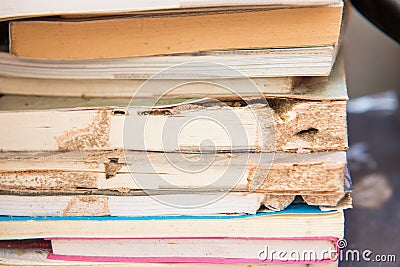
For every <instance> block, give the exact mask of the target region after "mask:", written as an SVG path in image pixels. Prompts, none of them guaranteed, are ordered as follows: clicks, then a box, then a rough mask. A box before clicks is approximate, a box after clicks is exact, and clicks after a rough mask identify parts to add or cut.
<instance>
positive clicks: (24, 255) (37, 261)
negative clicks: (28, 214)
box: [0, 248, 338, 267]
mask: <svg viewBox="0 0 400 267" xmlns="http://www.w3.org/2000/svg"><path fill="white" fill-rule="evenodd" d="M49 253H50V249H37V248H36V249H29V248H27V249H10V248H9V249H2V250H0V259H1V262H2V264H4V265H10V266H27V265H29V266H93V265H96V266H126V265H127V263H126V262H90V261H64V260H58V259H57V260H53V259H49ZM243 264H245V263H236V264H224V266H230V267H240V266H243ZM249 264H250V263H249ZM129 265H130V266H137V267H145V266H150V267H172V266H176V265H177V264H176V263H133V262H130V263H129ZM193 265H194V264H193V263H179V266H181V267H192V266H193ZM201 265H202V266H204V267H218V266H221V264H217V263H214V264H206V263H202V264H201ZM268 265H269V266H274V267H287V264H284V263H283V264H278V263H268ZM251 266H254V267H262V266H265V263H261V264H258V263H251ZM290 266H291V267H319V266H320V267H337V266H338V262H337V261H336V262H331V263H322V264H318V263H315V264H291V265H290Z"/></svg>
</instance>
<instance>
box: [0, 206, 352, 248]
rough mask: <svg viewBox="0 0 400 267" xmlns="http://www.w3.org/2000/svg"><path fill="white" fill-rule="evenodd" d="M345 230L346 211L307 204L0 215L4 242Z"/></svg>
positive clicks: (313, 234)
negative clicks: (268, 208) (186, 212)
mask: <svg viewBox="0 0 400 267" xmlns="http://www.w3.org/2000/svg"><path fill="white" fill-rule="evenodd" d="M260 229H262V231H260ZM343 230H344V217H343V211H321V210H319V209H318V208H316V207H313V206H307V205H304V204H295V205H291V206H289V207H288V208H287V209H285V210H283V211H278V212H261V213H257V214H255V215H225V214H221V215H204V216H144V217H143V216H140V217H113V216H94V217H74V216H72V217H71V216H66V217H65V216H64V217H51V216H49V217H9V216H1V217H0V239H31V238H57V237H61V238H151V237H153V238H154V237H157V238H168V237H182V238H183V237H232V238H234V237H249V238H250V237H258V238H295V237H301V238H305V237H336V238H339V239H340V238H342V236H343ZM261 249H262V248H261Z"/></svg>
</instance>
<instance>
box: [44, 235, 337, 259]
mask: <svg viewBox="0 0 400 267" xmlns="http://www.w3.org/2000/svg"><path fill="white" fill-rule="evenodd" d="M337 241H338V239H336V238H333V237H324V236H323V237H315V238H274V239H270V238H248V237H242V238H240V237H239V238H238V237H237V238H230V237H206V238H173V237H171V238H149V239H140V238H52V239H51V246H52V253H51V254H50V255H49V258H50V259H59V260H71V261H89V262H90V261H106V262H121V261H122V262H130V263H131V262H132V263H136V262H139V263H141V262H149V263H157V262H164V263H194V264H196V263H197V264H199V263H221V264H227V263H231V264H235V263H267V262H268V263H282V262H286V263H288V264H290V263H305V264H307V263H332V262H336V260H337V258H338V249H337ZM272 251H275V252H274V253H272ZM277 251H284V252H286V253H287V254H289V253H290V252H292V251H295V252H294V253H293V255H291V256H289V255H283V253H282V254H281V255H279V256H278V255H275V254H277ZM310 251H312V253H313V254H312V255H310Z"/></svg>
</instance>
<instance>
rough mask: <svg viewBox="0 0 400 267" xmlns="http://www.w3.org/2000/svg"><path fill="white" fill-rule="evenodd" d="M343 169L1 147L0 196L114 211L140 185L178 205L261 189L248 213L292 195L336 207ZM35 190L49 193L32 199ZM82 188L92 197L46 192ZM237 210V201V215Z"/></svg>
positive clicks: (333, 157) (262, 160)
mask: <svg viewBox="0 0 400 267" xmlns="http://www.w3.org/2000/svg"><path fill="white" fill-rule="evenodd" d="M176 166H179V168H176ZM194 170H197V172H194ZM198 170H201V171H198ZM188 172H190V173H191V175H190V176H188V174H187V173H188ZM346 172H347V170H346V155H345V152H318V153H308V154H293V153H270V154H264V153H261V155H260V154H259V153H258V154H257V153H251V154H246V153H238V154H216V155H214V154H202V155H199V154H192V155H190V154H187V155H184V157H182V155H181V154H177V153H169V154H163V153H145V152H131V151H125V152H122V151H114V152H7V153H3V154H2V155H1V159H0V178H1V179H0V188H1V190H2V191H1V192H2V194H3V195H4V194H9V195H10V194H16V195H26V196H29V195H32V196H33V197H31V198H29V197H26V198H25V199H26V201H27V202H26V201H25V200H24V198H23V197H22V196H21V199H20V201H21V204H20V205H18V207H22V206H23V204H22V203H27V204H28V205H29V204H30V203H31V200H35V201H36V202H37V203H38V204H37V205H38V209H37V212H43V211H42V210H41V209H40V208H39V207H40V206H42V204H40V203H41V201H43V203H44V202H46V201H47V203H50V204H51V202H52V201H53V199H54V200H55V199H59V200H58V201H57V202H56V203H57V205H56V206H54V207H55V209H53V212H56V213H57V214H64V213H68V212H72V211H75V212H78V214H80V215H84V214H85V212H91V211H95V212H98V213H99V214H105V215H112V214H113V213H112V212H111V210H110V207H112V206H113V205H112V202H113V201H114V202H115V203H122V202H121V201H124V199H125V198H123V197H122V198H118V197H116V196H129V195H131V196H140V195H143V194H145V193H144V192H143V191H142V190H145V192H147V194H151V195H159V197H160V198H161V199H163V198H165V199H166V200H165V201H163V202H168V200H167V199H168V198H169V197H170V198H171V199H172V198H176V201H178V200H180V201H181V202H179V203H178V204H179V205H181V206H185V205H186V204H187V203H188V200H187V198H186V196H189V195H190V194H194V196H193V197H195V195H198V194H201V193H206V194H210V193H211V194H212V193H213V192H217V193H216V194H214V195H205V196H202V195H198V198H199V201H200V200H201V199H202V198H204V199H205V198H206V197H209V198H213V197H214V196H215V197H214V198H215V199H217V198H218V194H219V195H222V194H226V193H227V192H229V191H231V192H253V193H260V194H261V195H262V196H257V194H256V195H254V196H250V195H249V196H248V197H249V198H250V199H252V201H253V205H252V206H251V207H250V206H249V210H247V212H249V211H250V210H251V209H252V210H253V211H254V210H257V209H258V208H259V207H260V205H261V204H264V205H265V206H267V207H269V208H272V209H282V208H284V207H286V206H287V205H288V204H290V203H291V202H292V201H293V200H294V198H295V197H296V196H297V195H301V196H302V197H303V199H304V200H305V201H306V202H307V203H309V204H311V205H319V206H336V205H337V204H338V202H339V201H340V200H341V199H342V198H343V197H344V196H345V194H346V192H347V191H348V190H349V189H350V180H348V179H349V177H346V176H345V175H346ZM38 192H40V193H41V194H43V195H48V196H49V197H47V198H46V197H34V196H36V195H37V193H38ZM218 192H219V193H218ZM224 192H225V193H224ZM88 193H90V194H95V195H98V196H73V197H72V196H68V197H64V198H62V197H51V196H52V195H60V194H88ZM160 194H161V195H160ZM162 194H175V196H168V195H166V196H162ZM179 194H180V195H179ZM234 196H235V195H232V199H234V198H233V197H234ZM238 196H239V197H238V201H239V202H240V201H241V200H240V194H238ZM3 197H4V201H3V202H1V203H2V204H3V205H2V207H3V209H2V212H6V211H7V210H9V212H11V210H10V209H9V205H8V203H9V202H10V201H11V202H14V201H18V197H17V196H16V197H11V196H9V197H7V196H3ZM138 199H143V197H138ZM144 199H146V198H144ZM244 199H245V198H244ZM173 200H174V202H176V201H175V199H173ZM192 200H193V201H194V199H192ZM118 201H119V202H118ZM136 201H137V200H136V199H134V198H133V199H132V200H131V202H132V203H136ZM171 201H172V200H171ZM171 201H169V202H171ZM232 203H234V202H233V200H232ZM235 203H236V202H235ZM153 206H157V205H155V204H154V205H153ZM241 207H242V206H241V205H239V204H237V209H238V210H237V211H238V212H240V210H239V209H240V208H241ZM27 211H28V210H25V212H27ZM79 212H81V213H79ZM114 212H116V211H115V209H114ZM160 212H161V211H160ZM165 212H169V210H168V209H167V210H166V211H165Z"/></svg>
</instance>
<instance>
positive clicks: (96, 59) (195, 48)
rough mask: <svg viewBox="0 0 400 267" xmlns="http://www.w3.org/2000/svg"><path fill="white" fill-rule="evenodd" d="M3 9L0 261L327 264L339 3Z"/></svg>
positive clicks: (337, 146) (340, 162)
mask: <svg viewBox="0 0 400 267" xmlns="http://www.w3.org/2000/svg"><path fill="white" fill-rule="evenodd" d="M4 2H5V3H4V6H2V7H1V8H0V19H1V20H2V21H3V22H1V23H2V24H5V23H6V24H8V27H9V33H8V34H9V36H8V37H9V42H8V43H7V47H8V48H7V49H3V50H4V51H3V52H1V53H0V93H1V94H2V96H1V97H0V109H1V112H0V122H1V123H2V125H3V127H2V128H1V129H0V136H1V138H0V149H1V150H2V153H1V155H0V190H1V194H0V239H1V240H2V241H1V242H0V248H1V250H0V259H1V262H2V263H5V264H11V265H25V264H28V265H85V264H89V265H90V264H99V265H100V264H110V263H115V264H124V263H129V264H134V265H138V266H140V265H154V266H170V265H179V266H191V265H198V264H201V265H204V266H213V265H218V264H229V265H235V266H236V265H238V266H241V265H247V264H254V265H256V266H257V265H258V264H260V265H264V264H266V263H267V264H272V265H274V266H279V265H281V264H288V263H290V264H292V266H314V265H315V266H318V265H320V264H325V265H323V266H337V264H338V260H337V259H338V253H339V248H340V247H339V246H338V245H337V241H338V240H340V239H342V238H343V232H344V216H343V209H346V208H350V207H351V198H350V195H349V192H350V190H351V181H350V178H349V175H348V172H347V168H346V149H347V127H346V103H347V99H348V98H347V91H346V84H345V77H344V71H343V64H342V62H341V61H342V60H341V59H340V57H338V58H337V56H336V55H337V51H338V42H339V34H340V26H341V19H342V11H343V3H342V1H341V0H304V1H294V0H262V1H236V0H219V1H216V2H213V3H211V2H210V1H203V0H193V1H168V2H166V3H165V2H162V1H150V2H149V1H133V2H131V3H130V2H127V1H123V0H115V1H113V2H109V1H96V2H94V1H86V2H82V3H80V2H77V1H70V2H68V1H63V2H53V1H40V2H37V3H36V2H31V1H26V0H22V2H21V1H19V2H18V3H17V2H15V1H11V0H6V1H4ZM25 2H26V3H25ZM1 47H4V46H1ZM336 58H337V59H336ZM326 264H328V265H326Z"/></svg>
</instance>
